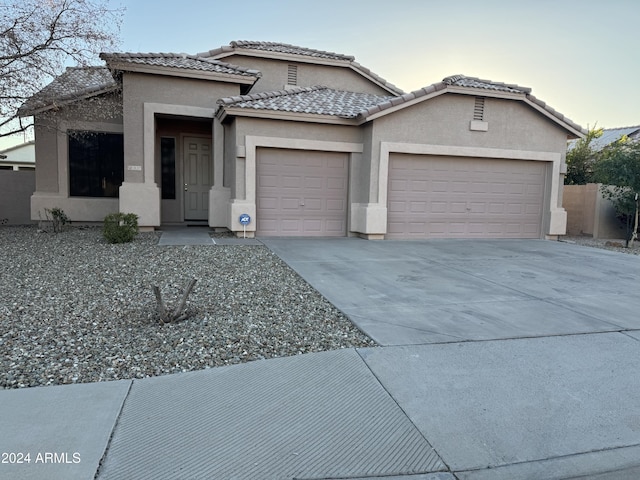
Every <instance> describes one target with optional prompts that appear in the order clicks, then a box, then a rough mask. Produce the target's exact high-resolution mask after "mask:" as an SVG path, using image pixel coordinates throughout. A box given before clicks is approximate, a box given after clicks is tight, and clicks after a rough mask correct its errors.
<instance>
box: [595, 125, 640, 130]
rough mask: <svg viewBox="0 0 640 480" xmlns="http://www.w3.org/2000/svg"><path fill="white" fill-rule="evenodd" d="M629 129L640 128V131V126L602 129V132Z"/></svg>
mask: <svg viewBox="0 0 640 480" xmlns="http://www.w3.org/2000/svg"><path fill="white" fill-rule="evenodd" d="M628 128H638V129H640V125H629V126H628V127H611V128H604V127H603V128H602V130H626V129H628Z"/></svg>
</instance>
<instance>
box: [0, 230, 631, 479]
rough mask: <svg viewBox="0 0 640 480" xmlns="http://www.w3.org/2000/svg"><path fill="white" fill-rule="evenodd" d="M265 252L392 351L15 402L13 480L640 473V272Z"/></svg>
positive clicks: (473, 247) (326, 355)
mask: <svg viewBox="0 0 640 480" xmlns="http://www.w3.org/2000/svg"><path fill="white" fill-rule="evenodd" d="M263 241H264V243H265V244H267V245H268V246H269V247H270V248H272V249H273V250H274V251H276V252H277V253H278V254H279V255H280V256H281V257H282V258H283V259H284V260H285V261H287V262H288V263H289V264H290V265H291V266H292V267H293V268H295V269H296V270H297V271H298V272H299V273H301V275H303V276H304V278H306V279H307V280H308V281H309V282H310V283H311V284H312V285H313V286H314V287H315V288H316V289H318V290H319V291H320V292H321V293H323V294H324V295H325V296H326V297H327V298H329V299H330V300H331V301H332V302H334V303H335V304H336V305H337V306H338V307H339V308H341V309H342V310H343V311H345V312H346V313H347V314H348V315H349V316H352V317H353V318H354V319H355V321H356V322H357V323H358V325H359V326H360V327H361V328H362V329H363V330H365V331H367V332H371V334H372V335H374V336H375V337H376V338H377V339H378V341H379V342H380V343H382V344H383V345H385V346H383V347H378V348H368V349H357V350H356V349H344V350H339V351H332V352H322V353H314V354H306V355H300V356H296V357H288V358H279V359H272V360H263V361H257V362H252V363H248V364H244V365H234V366H230V367H221V368H213V369H209V370H203V371H198V372H191V373H182V374H176V375H167V376H161V377H155V378H149V379H143V380H133V381H117V382H106V383H94V384H83V385H68V386H59V387H38V388H29V389H22V390H3V391H0V405H2V408H1V409H0V425H1V426H2V428H1V432H2V435H0V452H4V453H3V458H2V459H0V478H11V479H40V478H47V479H65V480H66V479H92V478H94V477H95V478H97V479H99V480H105V479H106V480H111V479H131V478H135V479H154V480H155V479H210V478H216V479H258V478H259V479H293V478H298V479H308V480H311V479H316V480H319V479H331V478H333V479H336V478H351V479H360V480H373V479H380V478H385V479H396V480H400V479H403V480H405V479H406V480H454V479H456V478H457V479H468V480H484V479H498V480H500V479H505V480H506V479H509V480H511V479H570V478H575V479H578V478H593V479H599V480H605V479H606V480H613V479H616V480H617V479H629V480H631V479H637V478H640V400H639V399H640V376H639V373H638V372H640V330H639V327H640V325H639V320H638V315H637V312H638V307H640V304H639V303H638V302H639V300H638V296H637V295H636V294H635V293H634V292H635V289H636V286H637V285H638V280H640V258H637V257H633V256H627V255H624V254H616V253H611V252H606V251H601V250H596V249H590V248H586V247H577V246H575V245H566V244H561V243H557V242H543V241H513V242H512V241H495V242H488V241H485V242H482V241H480V242H478V241H474V242H462V241H461V242H458V241H445V242H367V241H361V240H357V239H337V240H329V239H322V240H311V239H302V240H292V239H263ZM380 312H381V313H380ZM27 453H28V454H29V462H28V463H25V454H27ZM5 454H6V455H5ZM5 458H6V461H5V462H2V460H4V459H5ZM18 460H22V463H17V462H18Z"/></svg>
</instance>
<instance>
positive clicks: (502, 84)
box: [442, 74, 531, 93]
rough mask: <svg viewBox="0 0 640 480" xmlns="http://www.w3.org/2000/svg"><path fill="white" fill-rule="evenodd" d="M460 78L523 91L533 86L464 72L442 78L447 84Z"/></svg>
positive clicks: (527, 90) (527, 91)
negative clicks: (524, 85) (489, 78)
mask: <svg viewBox="0 0 640 480" xmlns="http://www.w3.org/2000/svg"><path fill="white" fill-rule="evenodd" d="M460 80H472V81H476V82H478V83H486V84H489V85H495V86H498V87H505V88H511V89H513V90H518V91H520V92H522V93H531V88H529V87H522V86H520V85H516V84H515V83H504V82H495V81H493V80H486V79H482V78H478V77H469V76H467V75H463V74H457V75H451V76H448V77H445V78H443V79H442V81H443V82H444V83H446V84H447V85H454V84H455V83H457V82H459V81H460Z"/></svg>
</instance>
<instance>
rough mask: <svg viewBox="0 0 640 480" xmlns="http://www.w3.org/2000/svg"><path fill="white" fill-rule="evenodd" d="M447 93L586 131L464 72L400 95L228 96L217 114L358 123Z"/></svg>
mask: <svg viewBox="0 0 640 480" xmlns="http://www.w3.org/2000/svg"><path fill="white" fill-rule="evenodd" d="M447 92H453V93H466V94H473V95H484V96H498V97H506V98H511V99H516V100H522V101H525V102H526V103H528V104H529V105H531V106H532V107H533V108H535V109H536V110H538V111H540V112H541V113H543V114H544V115H546V116H547V117H549V118H551V119H552V120H553V121H555V122H556V123H558V124H560V125H561V126H563V127H564V128H565V129H567V130H569V131H570V132H571V133H573V134H574V135H575V136H577V137H580V136H582V135H584V134H586V133H587V132H586V130H584V129H583V128H582V127H580V126H579V125H577V124H576V123H574V122H572V121H571V120H569V119H568V118H566V117H565V116H564V115H562V114H560V113H559V112H557V111H556V110H554V109H552V108H551V107H548V106H547V105H546V104H545V103H544V102H542V101H541V100H538V99H537V98H536V97H534V96H533V95H531V94H530V92H531V89H530V88H527V87H520V86H518V85H513V84H506V83H499V82H493V81H490V80H481V79H479V78H475V77H466V76H464V75H453V76H450V77H446V78H444V79H443V80H442V81H441V82H438V83H434V84H433V85H429V86H427V87H424V88H421V89H420V90H416V91H414V92H411V93H406V94H404V95H399V96H382V95H370V94H363V93H354V92H343V91H339V90H333V89H329V88H326V87H320V86H316V87H309V88H294V89H290V90H281V91H277V92H264V93H258V94H254V95H243V96H238V97H229V98H223V99H221V100H219V101H218V104H219V105H220V109H219V110H218V116H219V117H220V118H222V117H224V116H225V112H223V111H222V110H225V111H227V112H229V111H231V110H233V114H238V113H239V112H240V111H241V110H242V109H245V110H247V113H248V114H249V115H251V113H249V112H250V111H260V110H262V111H271V112H291V113H301V114H311V115H325V116H327V115H328V116H334V117H339V118H343V119H355V120H356V121H357V123H364V122H367V121H370V120H374V119H375V118H378V117H380V116H383V115H387V114H390V113H393V112H395V111H397V110H400V109H403V108H406V107H409V106H411V105H414V104H416V103H419V102H421V101H424V100H427V99H429V98H433V97H434V96H438V95H441V94H443V93H447ZM238 109H240V110H238Z"/></svg>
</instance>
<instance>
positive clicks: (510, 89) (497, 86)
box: [358, 75, 587, 134]
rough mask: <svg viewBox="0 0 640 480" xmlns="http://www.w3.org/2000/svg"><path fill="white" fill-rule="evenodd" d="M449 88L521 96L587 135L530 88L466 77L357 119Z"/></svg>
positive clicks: (380, 106)
mask: <svg viewBox="0 0 640 480" xmlns="http://www.w3.org/2000/svg"><path fill="white" fill-rule="evenodd" d="M449 86H457V87H463V88H470V89H471V88H472V89H480V90H488V91H495V92H506V93H516V94H521V95H522V96H523V98H525V99H526V100H528V101H529V102H531V103H533V104H535V105H537V106H538V107H540V108H541V109H543V110H545V111H546V112H547V113H549V114H550V115H551V116H553V117H555V118H556V119H557V120H558V121H560V122H563V123H565V124H566V125H568V126H569V127H570V128H571V129H573V130H576V131H578V132H580V133H582V134H586V133H587V130H585V129H584V128H582V127H581V126H580V125H578V124H577V123H575V122H573V121H572V120H570V119H569V118H567V117H565V116H564V115H562V114H561V113H560V112H558V111H557V110H555V109H553V108H551V107H550V106H549V105H547V104H546V103H545V102H543V101H542V100H540V99H538V98H536V97H535V96H533V95H531V89H530V88H527V87H520V86H518V85H513V84H507V83H499V82H493V81H491V80H481V79H479V78H475V77H467V76H464V75H452V76H450V77H446V78H444V79H443V80H442V81H441V82H438V83H434V84H432V85H429V86H427V87H424V88H421V89H419V90H415V91H413V92H410V93H405V94H404V95H400V96H399V97H396V98H394V99H393V100H390V101H388V102H385V103H380V104H377V105H372V106H370V107H369V108H367V109H366V110H364V111H362V112H361V113H360V114H359V115H358V117H359V118H360V119H365V118H367V117H369V116H371V115H374V114H376V113H378V112H382V111H384V110H387V109H389V108H391V107H394V106H396V105H400V104H403V103H406V102H410V101H412V100H414V99H417V98H420V97H424V96H426V95H431V94H433V93H435V92H438V91H441V90H445V89H446V88H447V87H449Z"/></svg>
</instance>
